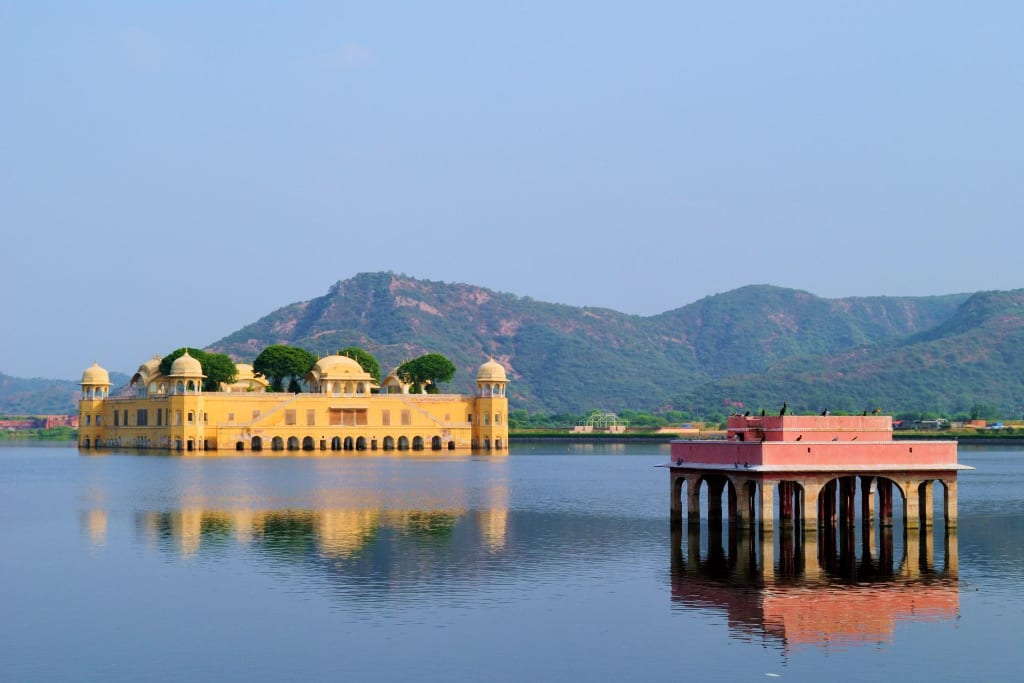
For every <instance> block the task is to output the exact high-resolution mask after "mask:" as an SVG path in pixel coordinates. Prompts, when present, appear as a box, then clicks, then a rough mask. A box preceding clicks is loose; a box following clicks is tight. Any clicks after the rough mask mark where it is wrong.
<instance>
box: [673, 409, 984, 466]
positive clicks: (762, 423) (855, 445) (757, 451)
mask: <svg viewBox="0 0 1024 683" xmlns="http://www.w3.org/2000/svg"><path fill="white" fill-rule="evenodd" d="M956 446H957V445H956V442H955V441H903V440H901V441H893V438H892V417H891V416H888V415H883V416H877V415H863V416H845V415H844V416H840V415H835V416H831V415H828V416H811V415H778V416H776V415H766V416H760V417H758V416H744V415H736V416H732V417H730V418H729V421H728V432H727V436H726V440H724V441H722V440H718V441H674V442H673V443H672V464H673V465H676V466H684V467H709V468H712V469H719V468H721V469H735V468H743V469H755V470H758V471H761V472H770V471H779V472H782V471H819V470H820V471H826V470H827V471H832V470H836V469H842V470H859V469H864V470H903V471H908V470H936V469H939V470H949V469H967V468H965V467H963V466H960V465H957V455H956Z"/></svg>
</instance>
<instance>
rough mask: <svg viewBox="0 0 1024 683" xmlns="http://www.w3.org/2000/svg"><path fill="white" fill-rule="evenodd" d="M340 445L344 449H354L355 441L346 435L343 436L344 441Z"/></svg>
mask: <svg viewBox="0 0 1024 683" xmlns="http://www.w3.org/2000/svg"><path fill="white" fill-rule="evenodd" d="M342 447H343V448H344V449H345V450H346V451H351V450H353V449H354V448H355V447H356V443H355V441H354V440H353V439H352V437H351V436H346V437H345V441H344V444H343V446H342Z"/></svg>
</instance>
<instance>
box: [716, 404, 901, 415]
mask: <svg viewBox="0 0 1024 683" xmlns="http://www.w3.org/2000/svg"><path fill="white" fill-rule="evenodd" d="M788 411H789V402H787V401H783V402H782V407H781V408H780V409H779V417H782V416H783V415H785V414H786V412H788ZM881 413H882V409H881V408H875V409H874V410H872V411H871V414H872V415H881ZM831 414H832V413H831V412H830V411H829V409H828V408H826V409H825V410H823V411H821V415H822V417H827V416H829V415H831ZM867 414H868V411H866V410H865V411H864V412H863V413H861V417H863V416H865V415H867ZM738 415H740V413H733V414H732V416H733V417H736V416H738ZM742 415H743V417H750V411H749V410H748V411H747V412H745V413H743V414H742ZM764 415H765V411H764V408H761V417H764Z"/></svg>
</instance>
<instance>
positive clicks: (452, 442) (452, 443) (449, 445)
mask: <svg viewBox="0 0 1024 683" xmlns="http://www.w3.org/2000/svg"><path fill="white" fill-rule="evenodd" d="M448 450H450V451H454V450H455V442H454V441H449V442H448Z"/></svg>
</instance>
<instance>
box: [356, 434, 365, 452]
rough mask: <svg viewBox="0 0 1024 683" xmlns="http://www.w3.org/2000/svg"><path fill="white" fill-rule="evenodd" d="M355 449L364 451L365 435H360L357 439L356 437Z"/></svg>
mask: <svg viewBox="0 0 1024 683" xmlns="http://www.w3.org/2000/svg"><path fill="white" fill-rule="evenodd" d="M356 450H357V451H365V450H366V437H365V436H360V437H359V438H358V439H356Z"/></svg>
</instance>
